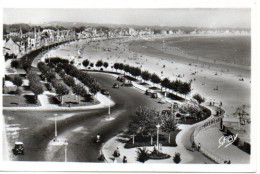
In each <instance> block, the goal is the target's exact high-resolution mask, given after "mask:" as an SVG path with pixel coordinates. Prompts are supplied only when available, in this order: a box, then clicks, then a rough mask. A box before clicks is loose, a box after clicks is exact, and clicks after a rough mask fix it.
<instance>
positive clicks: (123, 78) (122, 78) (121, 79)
mask: <svg viewBox="0 0 260 174" xmlns="http://www.w3.org/2000/svg"><path fill="white" fill-rule="evenodd" d="M117 80H118V81H119V82H124V81H125V77H124V76H118V77H117Z"/></svg>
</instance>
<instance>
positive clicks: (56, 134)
mask: <svg viewBox="0 0 260 174" xmlns="http://www.w3.org/2000/svg"><path fill="white" fill-rule="evenodd" d="M56 116H58V114H54V121H55V132H54V133H55V140H57V136H58V132H57V119H56Z"/></svg>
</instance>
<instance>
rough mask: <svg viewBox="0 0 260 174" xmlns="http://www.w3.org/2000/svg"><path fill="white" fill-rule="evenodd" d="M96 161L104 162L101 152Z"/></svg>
mask: <svg viewBox="0 0 260 174" xmlns="http://www.w3.org/2000/svg"><path fill="white" fill-rule="evenodd" d="M98 160H99V161H104V160H105V156H104V155H103V153H102V152H100V155H99V157H98Z"/></svg>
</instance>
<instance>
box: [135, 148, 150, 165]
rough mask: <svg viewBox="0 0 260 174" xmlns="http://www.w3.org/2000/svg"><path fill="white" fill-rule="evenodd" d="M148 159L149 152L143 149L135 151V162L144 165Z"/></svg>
mask: <svg viewBox="0 0 260 174" xmlns="http://www.w3.org/2000/svg"><path fill="white" fill-rule="evenodd" d="M148 159H149V151H148V150H147V149H146V148H145V147H143V148H138V149H137V161H140V162H142V163H144V162H145V161H147V160H148Z"/></svg>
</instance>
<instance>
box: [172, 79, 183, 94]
mask: <svg viewBox="0 0 260 174" xmlns="http://www.w3.org/2000/svg"><path fill="white" fill-rule="evenodd" d="M180 85H181V81H180V80H175V81H172V82H170V84H169V88H170V89H171V90H173V91H175V92H176V93H177V92H179V89H180Z"/></svg>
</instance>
